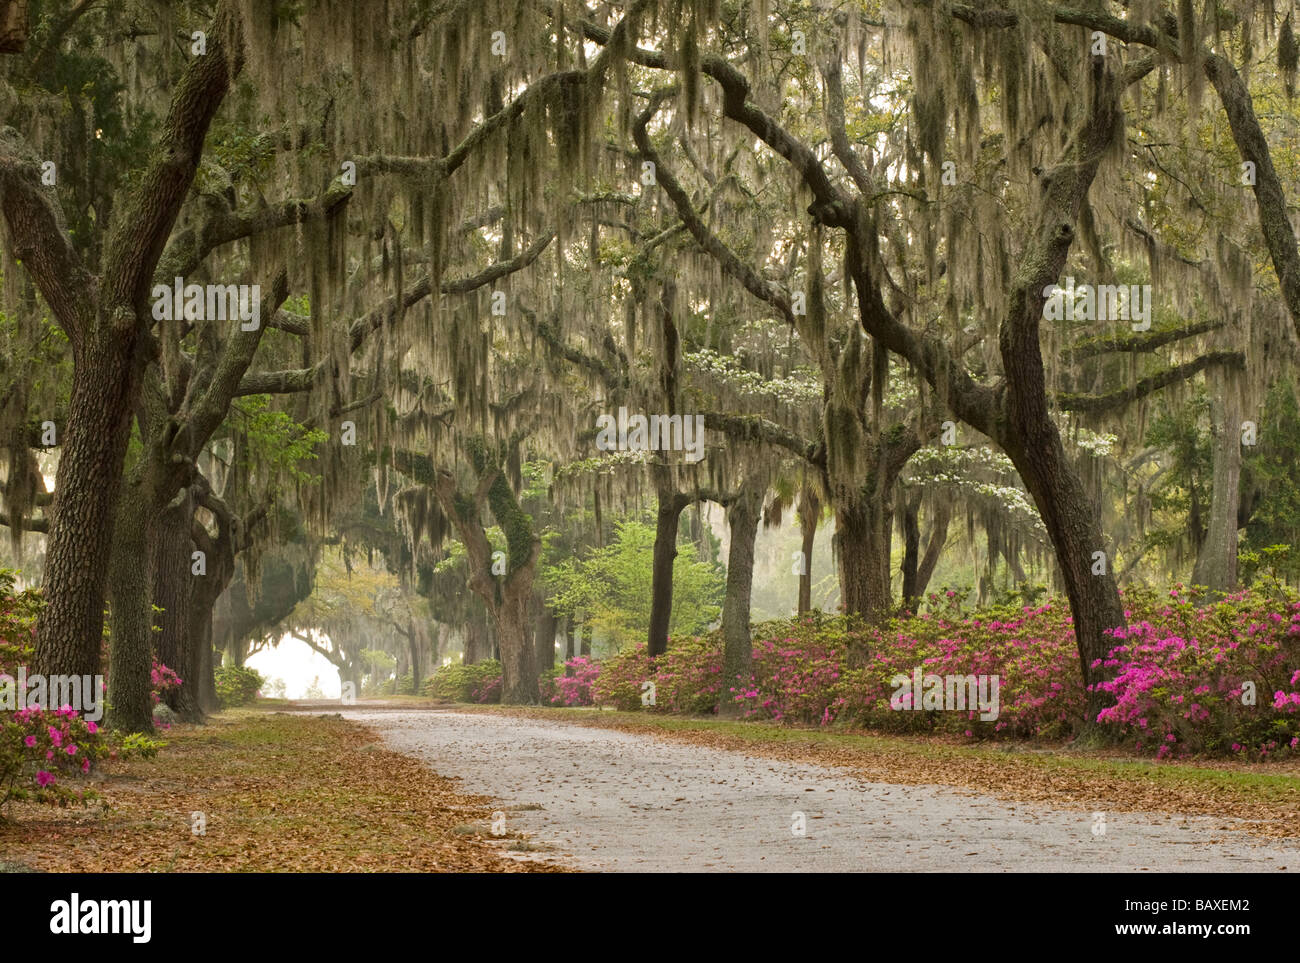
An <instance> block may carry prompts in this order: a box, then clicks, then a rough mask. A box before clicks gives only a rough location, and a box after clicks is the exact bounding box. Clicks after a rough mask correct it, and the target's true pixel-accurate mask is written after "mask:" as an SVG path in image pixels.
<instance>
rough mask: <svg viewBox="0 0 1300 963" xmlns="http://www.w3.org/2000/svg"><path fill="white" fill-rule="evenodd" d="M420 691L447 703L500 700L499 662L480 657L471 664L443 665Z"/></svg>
mask: <svg viewBox="0 0 1300 963" xmlns="http://www.w3.org/2000/svg"><path fill="white" fill-rule="evenodd" d="M424 690H425V692H426V693H428V694H429V695H430V696H431V697H433V698H434V699H446V700H447V701H449V702H500V701H501V663H500V662H498V661H497V660H496V659H484V660H483V661H482V662H476V663H474V664H473V665H444V666H439V667H438V669H437V670H436V671H435V672H434V673H433V675H431V676H429V679H428V681H426V682H425V685H424Z"/></svg>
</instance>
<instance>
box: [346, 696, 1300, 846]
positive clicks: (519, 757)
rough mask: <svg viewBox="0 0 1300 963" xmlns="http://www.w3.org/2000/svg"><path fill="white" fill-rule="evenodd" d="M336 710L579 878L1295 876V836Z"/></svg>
mask: <svg viewBox="0 0 1300 963" xmlns="http://www.w3.org/2000/svg"><path fill="white" fill-rule="evenodd" d="M342 714H343V715H344V717H345V718H348V719H353V720H355V721H357V722H360V723H363V724H365V725H367V726H371V727H373V728H374V729H375V730H377V731H378V732H379V733H380V734H381V735H382V736H383V738H384V740H385V742H386V743H387V744H388V745H389V746H390V747H391V748H393V749H396V750H398V751H400V752H405V753H408V754H410V755H412V756H415V757H417V758H419V759H421V760H423V761H425V762H426V763H428V765H429V766H430V767H431V768H433V769H435V770H436V771H437V772H438V773H440V774H441V775H444V776H455V777H459V778H460V779H461V780H462V788H463V789H464V790H465V791H466V792H473V793H481V794H484V795H488V796H493V797H495V798H496V799H498V800H499V801H500V802H499V807H500V809H501V810H502V811H503V812H505V818H506V830H507V832H508V833H509V834H510V835H512V836H513V835H515V834H516V833H523V834H524V835H525V836H526V837H527V838H528V840H529V842H530V843H532V844H537V845H539V846H541V847H542V852H543V853H544V854H545V858H549V859H558V860H559V861H561V862H563V863H565V864H567V865H570V866H573V867H574V868H578V869H593V870H611V871H643V872H644V871H711V870H712V871H722V870H736V871H767V870H771V871H782V872H790V871H865V870H871V871H894V872H945V871H962V870H968V869H973V870H980V871H1012V872H1014V871H1066V872H1087V871H1099V870H1106V871H1115V870H1118V871H1134V872H1140V871H1144V870H1145V871H1176V872H1189V871H1192V872H1194V871H1209V870H1213V871H1230V872H1231V871H1268V872H1278V871H1280V870H1283V869H1285V870H1286V871H1288V872H1300V841H1297V840H1289V841H1278V840H1265V839H1259V838H1255V837H1251V836H1247V835H1245V834H1243V833H1240V832H1234V831H1231V830H1224V829H1222V828H1220V827H1222V826H1224V825H1225V824H1227V823H1228V822H1229V821H1227V820H1223V819H1208V818H1190V819H1183V818H1182V817H1181V816H1173V815H1166V816H1164V817H1162V816H1160V815H1156V814H1153V815H1142V814H1131V813H1109V814H1107V816H1106V826H1105V833H1104V834H1094V832H1093V828H1094V823H1093V818H1092V815H1091V814H1090V813H1085V812H1078V811H1072V810H1057V809H1050V808H1046V807H1043V806H1041V805H1039V804H1029V803H1014V802H1007V801H1005V800H1000V799H997V798H994V797H992V796H987V795H977V794H973V793H967V792H959V791H956V790H953V789H950V788H946V787H941V786H899V785H892V784H888V783H874V782H865V781H863V780H860V779H856V778H854V777H852V776H851V775H848V774H846V773H845V772H844V771H843V770H836V769H826V768H822V767H819V766H814V765H802V764H791V763H786V762H778V761H774V760H768V759H759V758H752V757H748V756H745V755H743V754H741V753H739V752H731V751H725V750H718V749H710V748H705V747H700V746H693V745H685V744H681V743H674V742H668V741H660V740H657V739H654V738H651V737H647V736H641V735H633V734H629V733H624V732H616V731H611V730H604V729H594V728H588V727H584V726H575V725H567V724H565V723H563V722H549V721H537V720H529V719H520V718H510V717H505V716H494V715H489V714H486V713H483V714H479V713H463V712H455V711H441V710H435V711H428V710H412V711H403V710H392V709H389V710H365V709H351V710H345V711H344V712H343V713H342ZM799 813H802V814H803V816H804V820H803V822H804V825H805V827H806V828H805V832H804V834H803V835H797V834H796V833H795V832H794V828H795V824H796V822H797V821H798V816H797V814H799ZM485 828H486V827H485ZM533 858H536V857H533Z"/></svg>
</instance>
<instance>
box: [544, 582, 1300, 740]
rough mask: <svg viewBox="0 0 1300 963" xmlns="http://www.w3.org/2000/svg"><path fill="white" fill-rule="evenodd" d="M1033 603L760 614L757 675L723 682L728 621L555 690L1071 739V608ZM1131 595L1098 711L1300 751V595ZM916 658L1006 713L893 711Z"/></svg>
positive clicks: (674, 706) (1172, 730)
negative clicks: (775, 616) (993, 683)
mask: <svg viewBox="0 0 1300 963" xmlns="http://www.w3.org/2000/svg"><path fill="white" fill-rule="evenodd" d="M1024 601H1025V599H1023V598H1021V599H1016V600H1011V599H1008V601H1007V602H1006V603H1005V604H1001V605H995V606H991V607H989V608H986V609H984V610H982V611H979V612H972V613H967V612H965V611H963V609H962V604H961V596H960V595H959V594H958V593H955V592H952V593H945V596H943V597H941V596H939V595H937V594H936V595H932V596H931V597H930V603H931V604H930V607H929V608H930V611H929V612H927V613H926V614H924V615H908V616H906V617H903V618H898V619H894V620H892V621H889V622H887V623H885V624H883V625H879V626H867V625H864V624H862V623H859V622H854V621H851V620H847V619H845V618H844V617H843V616H832V617H828V616H823V615H819V614H818V615H813V616H810V617H808V618H805V619H788V620H780V621H775V622H767V623H763V624H760V625H757V626H755V627H754V632H753V639H754V642H753V646H754V647H753V672H752V674H751V675H750V677H749V678H747V679H734V680H722V679H721V662H722V639H721V634H720V633H718V632H714V633H711V634H709V635H706V636H700V637H691V638H680V639H676V640H674V641H673V644H672V645H671V646H670V647H669V649H668V652H667V653H666V654H664V655H663V656H661V657H660V658H659V659H658V660H657V663H656V665H655V666H654V667H653V668H652V667H651V665H650V661H649V659H648V658H647V656H646V649H645V646H644V645H640V646H637V647H635V648H632V649H627V650H625V651H623V652H620V653H619V654H618V655H615V656H613V657H612V658H609V659H606V660H604V661H603V662H601V663H599V664H598V665H597V664H594V663H585V665H589V666H590V671H591V673H592V675H593V677H592V679H591V681H590V682H589V683H579V682H576V681H573V680H572V679H571V680H569V681H565V680H562V679H561V680H557V686H558V687H560V692H561V693H564V694H563V695H559V696H558V697H553V698H552V699H551V701H552V703H557V702H559V701H562V700H563V699H566V698H569V697H570V696H568V695H567V693H568V692H572V693H573V695H572V698H574V699H577V700H581V699H582V698H584V697H585V693H584V692H583V687H584V686H585V687H586V689H587V690H588V691H589V692H590V697H591V699H592V700H593V702H594V703H595V704H597V705H603V706H612V707H614V708H616V709H622V710H636V709H640V708H642V704H641V697H642V691H643V690H642V686H643V684H644V683H645V682H647V681H652V682H654V683H655V689H656V696H657V698H656V704H655V705H654V707H653V708H654V709H655V710H658V711H663V712H685V713H703V712H711V711H713V710H714V708H715V707H716V705H717V704H718V702H719V700H720V699H731V700H734V701H735V702H737V703H739V704H740V705H741V707H742V709H743V712H744V714H745V716H746V717H748V718H756V719H771V720H774V721H784V722H795V723H805V724H819V725H829V724H830V723H832V722H835V721H837V720H838V721H844V722H852V723H855V724H858V725H862V726H868V727H871V728H877V729H883V730H886V731H922V732H951V733H953V734H956V735H961V736H964V737H968V738H976V739H979V738H1007V737H1019V738H1041V739H1065V738H1070V737H1071V736H1074V735H1077V734H1078V733H1079V732H1080V731H1081V730H1082V728H1083V726H1084V724H1085V722H1086V718H1085V710H1086V706H1087V693H1086V691H1085V689H1084V686H1083V682H1082V672H1081V669H1080V665H1079V656H1078V651H1077V649H1076V646H1075V639H1074V627H1073V621H1072V619H1071V617H1070V614H1069V608H1068V606H1066V605H1065V604H1064V603H1061V602H1056V601H1047V602H1043V603H1037V604H1030V605H1026V604H1023V602H1024ZM1124 601H1125V607H1126V613H1125V614H1126V618H1127V619H1128V627H1127V628H1126V629H1120V630H1118V631H1116V632H1114V633H1112V635H1113V637H1114V639H1115V642H1116V645H1115V646H1114V648H1113V649H1111V651H1110V652H1109V654H1108V656H1107V658H1106V659H1105V660H1103V661H1104V667H1105V668H1106V669H1108V670H1110V673H1111V679H1110V681H1108V682H1105V683H1102V684H1101V687H1102V688H1103V689H1104V690H1105V691H1106V692H1108V693H1110V694H1112V695H1113V696H1114V698H1115V705H1114V706H1113V707H1112V708H1109V709H1107V710H1105V711H1103V712H1102V713H1101V715H1100V717H1099V718H1098V719H1097V720H1096V721H1097V722H1099V723H1100V724H1101V725H1102V726H1105V727H1110V728H1112V729H1113V730H1114V731H1115V732H1116V733H1117V734H1118V735H1119V736H1120V737H1121V738H1123V739H1133V746H1134V748H1136V749H1138V750H1139V751H1142V752H1150V753H1153V754H1154V755H1156V757H1157V758H1164V757H1167V756H1170V755H1177V756H1185V755H1187V754H1189V753H1194V752H1196V753H1211V754H1237V755H1248V756H1251V757H1252V758H1260V759H1264V758H1276V757H1277V756H1280V755H1284V754H1289V753H1293V752H1296V751H1297V750H1300V596H1297V595H1296V593H1295V592H1293V591H1291V590H1290V589H1287V588H1285V587H1284V586H1280V585H1277V584H1267V585H1261V586H1259V587H1256V588H1253V589H1250V590H1247V591H1242V592H1238V593H1236V594H1234V595H1231V596H1228V597H1227V598H1226V599H1223V600H1222V601H1218V602H1213V603H1205V602H1203V601H1201V600H1199V599H1198V598H1197V596H1196V595H1194V594H1193V593H1189V592H1186V591H1184V590H1183V589H1182V587H1181V586H1179V587H1176V588H1175V589H1174V590H1173V591H1172V592H1169V593H1167V594H1166V595H1158V594H1157V593H1155V592H1154V591H1151V590H1148V589H1131V590H1127V591H1126V592H1125V594H1124ZM579 661H580V660H574V662H575V663H576V662H579ZM1100 664H1101V663H1100V662H1099V663H1098V665H1100ZM918 668H919V669H920V671H921V672H922V673H924V674H927V675H929V674H933V675H938V676H948V675H960V676H966V675H975V676H980V675H985V676H997V677H998V682H999V686H998V715H997V718H996V719H988V720H984V719H980V718H979V711H978V709H975V708H971V709H967V710H964V711H960V710H958V711H938V710H929V711H898V710H896V709H894V708H893V707H892V706H891V705H890V700H891V697H892V696H893V695H894V693H895V691H896V690H897V688H898V687H897V686H895V685H894V683H893V680H894V678H895V677H896V676H904V677H907V678H910V677H911V676H912V672H913V670H914V669H918ZM584 671H586V670H584ZM1252 686H1253V689H1252ZM1252 692H1254V693H1255V700H1254V702H1253V703H1251V702H1250V694H1251V693H1252ZM904 699H905V700H910V687H909V694H907V695H905V696H904ZM1243 699H1245V700H1246V701H1244V702H1243ZM565 704H583V703H582V702H581V701H577V702H572V703H570V702H566V703H565Z"/></svg>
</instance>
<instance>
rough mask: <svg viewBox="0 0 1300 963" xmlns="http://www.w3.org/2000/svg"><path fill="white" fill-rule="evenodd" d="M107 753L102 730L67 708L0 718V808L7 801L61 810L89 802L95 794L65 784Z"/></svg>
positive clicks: (32, 710) (31, 710)
mask: <svg viewBox="0 0 1300 963" xmlns="http://www.w3.org/2000/svg"><path fill="white" fill-rule="evenodd" d="M108 753H109V749H108V746H107V745H106V743H105V742H104V737H103V734H102V731H101V730H100V728H99V727H98V726H97V725H96V724H95V723H94V722H89V721H87V720H85V719H83V718H81V715H80V714H79V713H77V712H75V711H73V709H72V707H71V706H63V707H62V708H59V709H43V708H41V707H39V706H31V707H28V708H26V709H20V710H18V711H17V712H6V713H3V714H0V808H3V807H4V805H5V804H6V803H7V802H9V801H10V800H11V799H29V800H33V801H36V802H44V803H52V804H57V805H60V806H66V805H69V804H70V803H84V802H87V801H89V800H90V799H91V798H93V793H89V792H86V791H78V790H75V789H73V788H71V787H70V786H69V785H67V784H66V782H64V780H65V779H66V778H67V777H77V776H84V775H86V774H87V773H89V772H90V770H91V768H92V767H93V766H94V764H95V761H96V760H98V759H100V758H102V757H103V756H106V755H108Z"/></svg>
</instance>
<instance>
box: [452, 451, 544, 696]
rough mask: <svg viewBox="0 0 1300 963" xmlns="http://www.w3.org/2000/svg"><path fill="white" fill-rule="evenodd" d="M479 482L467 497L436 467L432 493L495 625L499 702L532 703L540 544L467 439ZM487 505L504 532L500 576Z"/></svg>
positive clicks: (506, 488) (491, 464) (498, 472)
mask: <svg viewBox="0 0 1300 963" xmlns="http://www.w3.org/2000/svg"><path fill="white" fill-rule="evenodd" d="M468 447H469V452H470V455H471V458H472V460H473V462H474V470H475V473H476V475H477V476H478V483H477V485H476V486H475V489H474V492H473V493H472V495H471V496H470V497H469V498H466V497H465V496H464V495H462V494H461V492H460V491H459V490H458V489H457V486H456V479H455V476H454V475H452V474H451V472H448V471H445V470H439V471H438V472H437V476H436V480H435V485H434V494H435V495H436V496H437V498H438V502H439V504H440V505H441V507H442V511H443V514H444V515H445V516H446V517H447V518H448V519H450V520H451V522H452V524H453V525H454V526H455V527H456V531H457V534H458V535H459V536H460V540H461V544H463V545H464V546H465V551H466V554H467V555H468V557H469V569H470V579H469V587H470V590H471V591H473V592H474V593H475V594H476V595H478V596H479V598H481V599H483V601H484V602H485V603H486V604H487V608H488V612H489V613H490V615H491V619H492V625H493V627H494V628H495V629H496V643H497V648H498V656H497V657H498V658H499V659H500V660H501V674H502V679H501V701H502V702H503V703H506V704H509V705H529V704H534V703H536V702H537V699H538V688H537V652H536V649H535V647H534V644H533V637H532V632H531V629H532V622H531V621H530V619H529V602H530V601H531V600H532V595H533V580H534V578H535V576H536V573H537V563H538V560H539V559H540V557H541V551H542V543H541V540H540V539H539V538H538V537H537V536H536V534H535V533H534V532H533V527H532V519H531V518H530V517H529V516H528V514H527V513H526V512H524V511H523V509H521V508H520V506H519V500H518V497H517V496H516V495H515V493H514V492H513V491H512V490H511V489H510V483H509V482H508V481H507V480H506V474H505V472H504V470H502V468H501V467H500V466H499V465H498V464H497V463H496V462H495V461H494V460H493V458H492V456H491V453H489V452H488V450H487V447H486V445H484V444H482V443H481V442H475V443H471V444H470V445H469V446H468ZM485 508H488V509H490V510H491V512H492V517H493V518H494V519H495V520H496V522H497V524H498V525H499V526H501V529H502V530H503V531H504V532H505V535H506V544H507V548H508V552H507V553H506V554H507V558H506V571H505V574H504V575H497V574H495V573H494V572H493V565H494V563H493V557H492V556H493V549H492V544H491V542H489V541H488V537H487V532H486V531H485V530H484V528H483V518H482V516H483V512H484V509H485Z"/></svg>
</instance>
